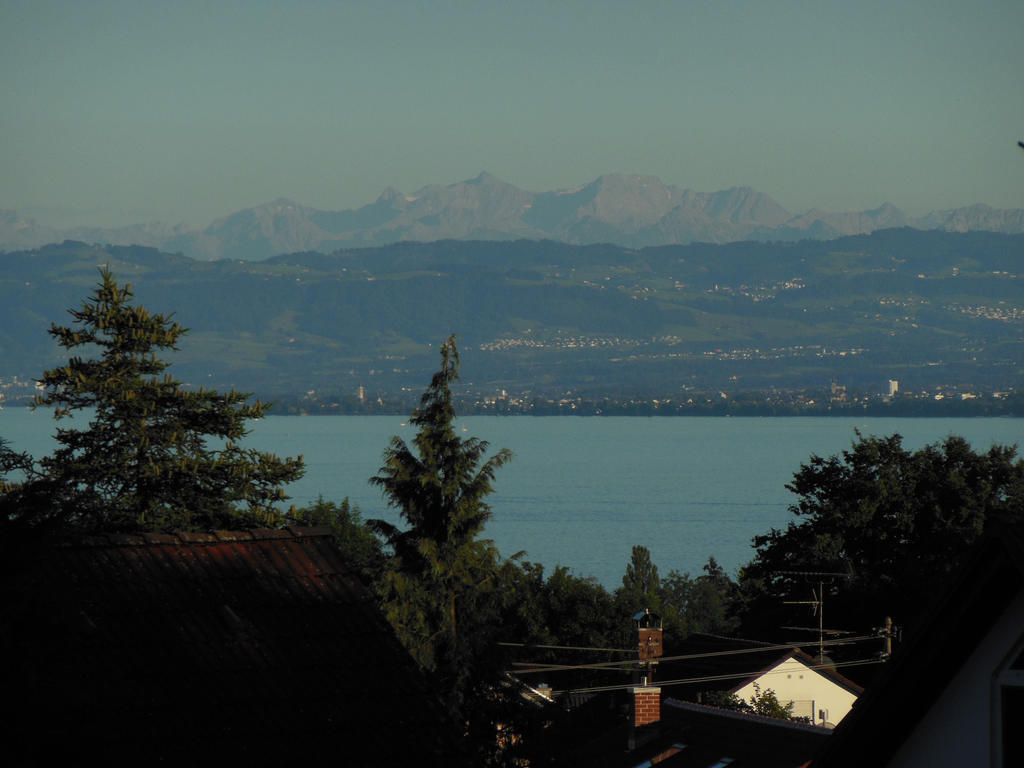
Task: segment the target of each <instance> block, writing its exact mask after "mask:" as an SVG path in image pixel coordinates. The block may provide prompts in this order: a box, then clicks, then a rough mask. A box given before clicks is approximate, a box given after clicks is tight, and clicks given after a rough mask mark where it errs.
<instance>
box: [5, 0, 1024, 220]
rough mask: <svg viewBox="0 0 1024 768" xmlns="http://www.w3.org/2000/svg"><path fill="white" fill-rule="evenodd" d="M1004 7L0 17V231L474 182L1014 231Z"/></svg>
mask: <svg viewBox="0 0 1024 768" xmlns="http://www.w3.org/2000/svg"><path fill="white" fill-rule="evenodd" d="M1022 39H1024V2H1021V1H1020V0H977V1H976V2H971V3H967V2H963V0H957V1H956V2H952V1H949V0H932V1H931V2H926V1H925V0H904V1H903V2H897V3H893V2H891V0H886V1H885V2H874V1H873V0H868V1H863V2H862V1H860V0H858V1H857V2H852V1H851V0H845V1H843V2H833V1H832V0H815V1H813V2H797V1H795V0H752V1H748V0H735V1H730V0H718V1H717V2H710V1H709V2H699V1H696V0H694V1H691V0H620V1H619V2H605V0H558V1H557V2H551V1H550V0H545V1H543V2H536V1H535V0H517V2H489V1H487V0H478V1H477V2H468V1H462V2H455V1H450V0H433V1H432V2H400V1H399V0H394V1H392V2H389V0H374V1H371V2H362V0H350V1H347V2H346V1H342V0H335V1H334V2H328V1H327V0H324V1H323V2H303V1H301V0H291V1H290V2H271V1H270V0H245V1H244V2H232V1H230V0H224V1H222V2H210V1H208V0H205V1H203V2H189V1H188V0H181V1H180V2H168V1H167V0H162V1H161V2H150V1H149V0H127V1H124V2H119V1H117V0H90V1H89V2H82V1H81V0H74V1H73V2H57V1H56V0H29V1H28V2H22V1H21V0H0V72H3V77H2V78H0V208H6V209H14V210H16V211H18V212H19V213H22V214H24V215H30V216H33V217H35V218H37V219H38V220H39V221H40V222H41V223H45V224H51V225H54V226H68V225H71V224H86V223H88V224H92V225H96V226H115V225H123V224H129V223H136V222H141V221H151V220H152V221H155V220H159V221H165V222H168V223H172V224H173V223H185V224H187V225H189V226H191V227H205V226H206V225H207V224H209V223H210V222H211V221H213V220H214V219H216V218H220V217H222V216H226V215H228V214H230V213H233V212H235V211H237V210H240V209H243V208H247V207H250V206H254V205H259V204H261V203H265V202H268V201H271V200H273V199H276V198H280V197H286V198H290V199H293V200H295V201H296V202H298V203H301V204H303V205H308V206H312V207H316V208H321V209H326V210H342V209H345V208H352V207H357V206H360V205H363V204H366V203H369V202H372V201H373V200H374V199H376V198H377V196H378V195H380V193H381V192H382V191H384V189H385V188H387V187H389V186H391V187H395V188H397V189H399V190H401V191H403V192H405V193H407V194H411V193H412V192H414V191H415V190H417V189H419V188H420V187H422V186H424V185H427V184H451V183H455V182H458V181H461V180H464V179H468V178H472V177H474V176H476V175H477V174H478V173H480V172H481V171H485V170H486V171H488V172H490V173H492V174H494V175H495V176H497V177H499V178H501V179H503V180H505V181H508V182H510V183H512V184H515V185H516V186H518V187H521V188H523V189H526V190H529V191H534V192H539V191H544V190H549V189H561V188H569V187H575V186H579V185H582V184H585V183H587V182H589V181H592V180H593V179H595V178H597V177H598V176H600V175H602V174H606V173H640V174H651V175H654V176H657V177H659V178H660V179H661V180H662V181H664V182H665V183H666V184H673V185H677V186H680V187H688V188H691V189H694V190H697V191H701V192H713V191H717V190H720V189H726V188H728V187H731V186H739V185H746V186H752V187H754V188H755V189H757V190H758V191H760V192H763V193H765V194H768V195H770V196H771V197H772V198H774V199H775V200H776V201H777V202H778V203H780V204H781V205H783V206H784V207H785V208H787V209H788V210H790V211H792V212H793V213H802V212H804V211H806V210H807V209H809V208H822V209H825V210H863V209H867V208H874V207H877V206H879V205H881V204H882V203H883V202H891V203H893V204H894V205H896V206H897V207H899V208H901V209H903V210H904V211H905V212H906V213H908V214H911V215H921V214H924V213H926V212H928V211H930V210H935V209H947V208H953V207H958V206H962V205H970V204H973V203H978V202H980V203H986V204H989V205H992V206H994V207H997V208H1024V151H1022V150H1021V149H1019V148H1018V147H1017V146H1016V142H1017V141H1018V140H1024V43H1022Z"/></svg>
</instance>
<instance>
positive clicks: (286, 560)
mask: <svg viewBox="0 0 1024 768" xmlns="http://www.w3.org/2000/svg"><path fill="white" fill-rule="evenodd" d="M34 562H35V565H36V567H35V569H34V573H33V577H32V578H31V580H30V581H29V582H28V584H29V586H28V588H27V589H24V590H22V592H21V596H20V598H19V599H16V600H15V601H14V602H15V605H14V606H12V607H11V614H10V615H12V616H13V619H14V621H13V622H12V625H11V626H12V633H11V636H10V638H8V639H9V640H10V641H11V642H12V643H13V647H12V648H11V651H12V652H13V653H14V654H15V655H16V656H17V657H18V658H19V659H20V661H19V662H18V670H17V672H16V674H15V678H16V679H15V683H16V684H20V685H21V686H22V687H23V689H24V699H23V702H22V706H21V707H19V712H20V713H21V714H19V715H18V717H19V719H20V718H22V717H24V718H26V722H25V724H24V727H23V728H22V735H21V749H23V750H24V752H25V754H26V755H28V756H32V757H33V758H34V759H36V760H37V761H38V762H41V763H45V762H57V761H65V759H67V758H71V757H72V756H73V758H74V759H72V760H71V762H75V761H76V760H80V759H81V758H82V756H83V755H92V756H96V757H102V758H105V759H107V760H108V761H110V762H115V763H120V762H128V761H132V762H142V763H147V762H152V761H154V760H157V759H159V760H164V761H168V762H172V763H173V762H177V761H187V762H189V763H191V764H196V763H211V764H212V763H214V762H223V761H224V760H230V761H231V762H232V763H235V762H239V763H240V762H243V761H244V762H245V763H248V764H256V765H263V764H277V763H283V762H295V763H300V764H311V763H312V764H315V763H319V762H321V761H323V762H334V763H341V764H347V765H362V764H373V765H399V764H407V763H410V762H412V763H415V762H419V761H420V760H422V759H423V758H424V756H425V755H438V754H449V753H451V752H453V747H452V745H453V744H455V743H456V742H455V741H454V740H453V739H452V737H451V736H452V734H453V731H452V730H451V728H450V724H449V723H448V722H447V721H446V720H445V717H444V715H443V714H442V709H441V707H440V705H439V703H438V700H437V697H436V696H435V694H434V691H433V689H432V688H431V686H430V685H429V683H428V681H427V680H426V679H425V677H424V676H423V675H422V674H421V672H420V671H419V669H418V668H417V667H416V665H415V664H414V662H413V661H412V659H411V658H410V657H409V656H408V654H407V653H406V652H405V650H404V649H403V648H402V647H401V645H400V644H399V643H398V641H397V639H396V638H395V636H394V633H393V631H392V630H391V627H390V625H388V623H387V622H386V621H385V619H384V618H383V616H381V614H380V613H379V611H378V610H377V608H376V606H375V603H374V601H373V599H372V596H371V595H370V594H369V592H368V591H367V590H366V589H365V588H364V587H363V586H362V584H361V583H360V582H359V580H358V578H357V577H356V575H355V574H354V572H352V571H350V570H349V568H348V567H347V566H346V564H345V563H344V562H343V560H342V557H341V554H340V552H339V550H338V549H337V547H336V545H335V543H334V540H333V538H332V536H331V533H330V530H329V529H327V528H305V529H303V528H291V529H287V530H256V531H247V532H239V531H232V532H215V533H180V534H177V535H161V534H145V535H106V536H92V537H87V538H78V539H74V540H68V541H64V542H61V543H59V544H57V545H55V546H47V547H46V548H45V551H40V553H39V556H38V558H34ZM451 757H453V758H455V757H456V756H455V755H454V754H452V755H451ZM48 758H55V759H53V760H49V759H48ZM455 762H458V761H457V759H456V760H455Z"/></svg>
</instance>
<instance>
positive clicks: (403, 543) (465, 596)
mask: <svg viewBox="0 0 1024 768" xmlns="http://www.w3.org/2000/svg"><path fill="white" fill-rule="evenodd" d="M458 377H459V354H458V350H457V349H456V346H455V337H454V336H452V337H450V338H449V339H448V340H447V341H445V342H444V344H442V345H441V368H440V370H438V371H437V372H436V373H435V374H434V375H433V378H432V379H431V382H430V386H429V387H428V388H427V390H426V391H425V392H424V393H423V396H422V397H421V398H420V405H419V407H418V408H417V409H416V411H415V412H414V413H413V415H412V418H411V419H410V421H411V423H412V424H414V425H415V426H416V427H417V433H416V437H415V438H413V445H412V447H410V446H409V445H407V444H406V443H405V441H404V440H402V439H401V438H399V437H397V436H396V437H393V438H392V439H391V443H390V445H389V446H388V448H387V450H386V451H385V452H384V466H382V467H381V469H380V473H379V474H378V475H377V476H375V477H373V478H371V479H370V482H371V483H373V484H375V485H377V486H379V487H380V488H381V490H382V493H383V494H384V497H385V498H386V499H387V501H388V504H389V505H390V506H392V507H394V508H396V509H398V511H399V513H400V515H401V517H402V519H403V520H405V522H406V523H408V524H409V527H408V528H407V529H405V530H400V529H399V528H397V527H396V526H394V525H391V524H390V523H388V522H386V521H383V520H372V521H369V522H370V524H371V525H372V526H373V527H374V528H375V530H376V531H377V532H378V533H380V534H381V535H383V536H384V537H385V539H386V541H387V543H388V544H389V545H390V546H391V548H392V549H393V551H394V554H395V558H394V560H393V562H392V567H391V569H390V570H389V571H388V573H387V574H385V578H384V587H383V589H384V599H385V606H386V610H387V613H388V617H389V619H390V620H391V622H392V624H393V625H394V626H395V629H396V631H397V632H398V634H399V637H400V638H401V639H402V640H403V642H404V643H405V644H406V647H408V648H409V650H410V652H411V653H412V654H413V656H414V657H415V658H416V659H417V661H418V662H419V663H420V664H421V665H422V666H424V667H426V668H428V669H433V670H435V671H437V672H438V673H439V674H440V675H441V677H442V678H446V679H448V683H449V687H450V690H453V691H454V690H457V689H458V688H459V685H460V684H459V678H460V677H461V676H462V675H464V673H465V669H466V668H465V662H466V661H467V654H469V653H471V651H470V646H471V645H472V643H473V639H472V638H471V637H467V636H464V635H463V634H460V629H461V625H462V622H463V620H464V618H465V617H469V616H471V615H473V614H474V613H476V612H477V611H478V610H482V609H483V606H482V602H483V601H485V600H486V594H487V592H488V590H490V589H492V588H493V586H494V584H495V579H496V577H497V574H498V566H499V557H498V552H497V549H496V548H495V547H494V545H493V544H492V543H491V542H490V541H487V540H482V539H480V538H478V536H479V534H480V533H481V531H482V530H483V528H484V524H485V523H486V522H487V520H488V518H490V516H491V508H490V506H489V505H488V504H487V502H486V498H487V496H488V495H489V494H490V493H491V491H492V483H493V481H494V474H495V471H496V470H497V469H498V468H499V467H501V466H502V465H503V464H505V463H506V462H507V461H508V460H509V459H511V458H512V454H511V452H510V451H508V450H507V449H502V450H500V451H498V452H497V453H495V454H494V455H493V456H491V457H490V458H488V459H486V460H485V458H484V457H485V455H486V453H487V449H488V447H489V446H488V443H487V442H486V441H484V440H479V439H477V438H475V437H469V438H462V437H460V436H459V435H458V434H456V432H455V424H454V421H455V407H454V404H453V402H452V393H451V384H452V382H454V381H455V380H457V379H458Z"/></svg>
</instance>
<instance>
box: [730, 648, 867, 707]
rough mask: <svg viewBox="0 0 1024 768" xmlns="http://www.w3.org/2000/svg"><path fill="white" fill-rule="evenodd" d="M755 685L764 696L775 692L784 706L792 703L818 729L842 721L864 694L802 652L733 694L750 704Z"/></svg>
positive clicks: (745, 684) (785, 657) (759, 675)
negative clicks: (819, 726) (861, 694)
mask: <svg viewBox="0 0 1024 768" xmlns="http://www.w3.org/2000/svg"><path fill="white" fill-rule="evenodd" d="M755 685H756V686H757V687H758V688H760V690H761V692H762V693H764V692H765V691H767V690H769V689H771V690H772V691H774V693H775V695H776V697H777V698H778V700H779V703H780V704H782V705H783V706H785V705H786V704H788V703H789V702H792V703H793V712H792V714H793V716H794V717H806V718H808V720H809V721H810V722H811V723H814V724H815V725H827V726H834V725H835V724H836V723H838V722H839V721H840V720H842V719H843V718H844V717H845V716H846V715H847V713H848V712H849V711H850V709H851V707H853V704H854V702H855V701H856V700H857V696H858V695H859V694H860V692H861V689H860V687H859V686H857V685H855V684H853V683H852V682H850V681H848V680H846V679H845V678H843V677H842V676H841V675H837V674H836V673H835V672H834V670H831V669H830V668H829V667H827V666H822V665H818V664H816V663H815V661H814V659H813V658H812V657H811V656H808V655H807V654H805V653H802V652H798V651H794V652H792V653H789V654H787V655H786V656H784V657H783V658H782V659H780V660H778V661H777V662H775V663H773V664H772V665H770V666H769V667H767V668H766V669H764V670H762V671H761V672H759V673H758V674H757V675H755V676H753V677H751V678H748V679H747V680H746V681H744V682H743V683H741V684H740V685H738V686H736V687H735V688H733V689H732V691H731V692H732V693H733V694H735V695H736V696H738V697H739V698H741V699H744V700H745V701H749V700H750V699H751V697H753V696H754V694H755Z"/></svg>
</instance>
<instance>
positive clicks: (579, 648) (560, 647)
mask: <svg viewBox="0 0 1024 768" xmlns="http://www.w3.org/2000/svg"><path fill="white" fill-rule="evenodd" d="M498 645H503V646H507V647H509V648H543V649H544V650H553V651H608V652H609V653H636V648H590V647H587V646H585V645H537V644H536V643H498Z"/></svg>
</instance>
